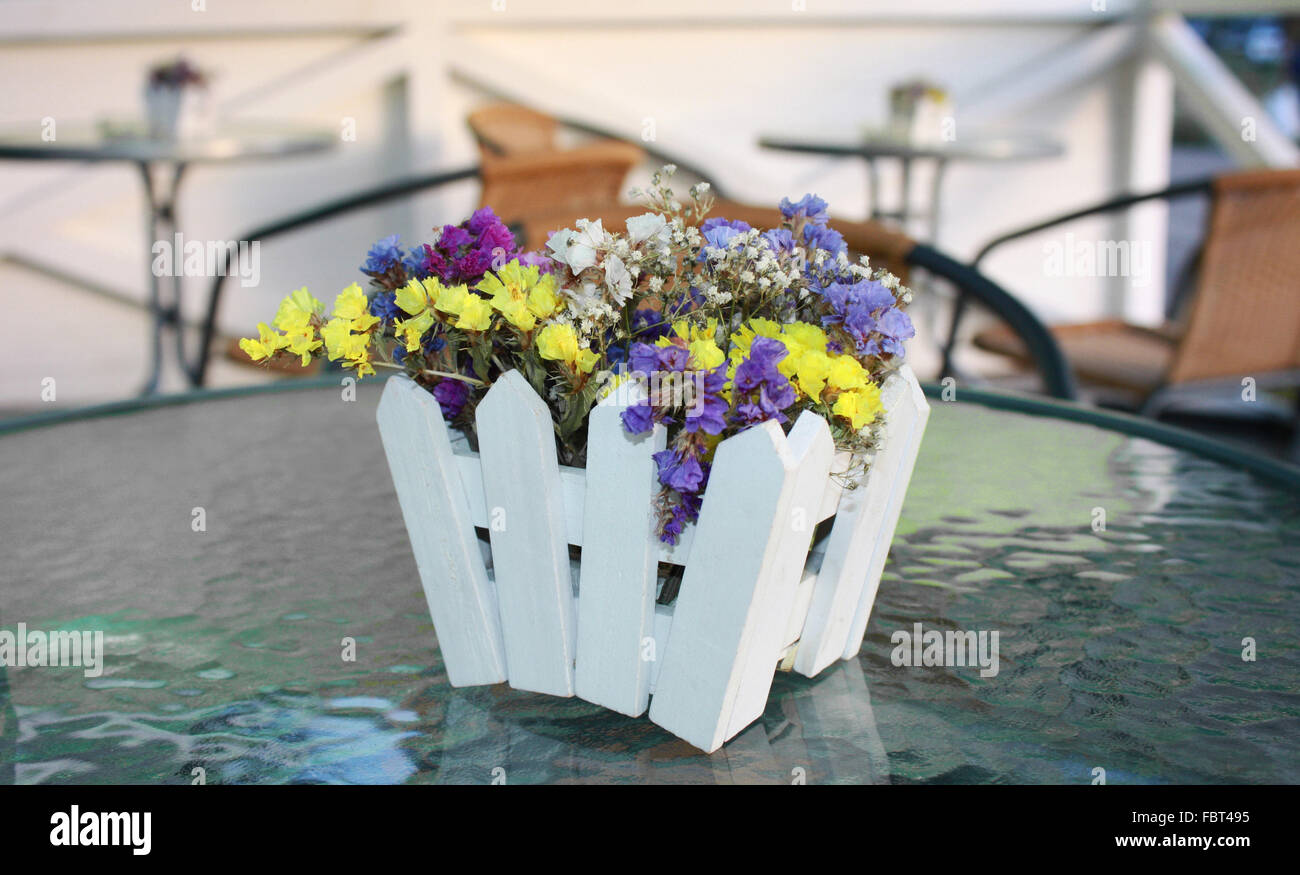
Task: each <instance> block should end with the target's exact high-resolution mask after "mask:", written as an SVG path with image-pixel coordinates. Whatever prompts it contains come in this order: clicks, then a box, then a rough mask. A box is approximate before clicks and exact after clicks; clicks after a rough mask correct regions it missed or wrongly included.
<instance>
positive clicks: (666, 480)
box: [654, 449, 704, 492]
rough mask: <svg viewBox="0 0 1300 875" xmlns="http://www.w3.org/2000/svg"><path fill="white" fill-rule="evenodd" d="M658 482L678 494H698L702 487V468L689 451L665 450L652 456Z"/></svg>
mask: <svg viewBox="0 0 1300 875" xmlns="http://www.w3.org/2000/svg"><path fill="white" fill-rule="evenodd" d="M654 460H655V464H657V465H658V466H659V482H660V483H662V484H663V485H664V486H667V487H668V488H669V489H675V490H677V491H678V492H698V491H700V490H701V489H702V488H703V486H704V467H703V466H702V465H701V464H700V460H699V459H698V458H696V456H695V454H694V453H692V452H690V451H689V450H676V449H667V450H660V451H659V452H657V453H655V454H654Z"/></svg>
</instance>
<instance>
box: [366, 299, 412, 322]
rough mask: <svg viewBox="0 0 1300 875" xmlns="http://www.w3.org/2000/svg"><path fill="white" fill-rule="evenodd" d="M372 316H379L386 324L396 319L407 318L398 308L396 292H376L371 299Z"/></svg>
mask: <svg viewBox="0 0 1300 875" xmlns="http://www.w3.org/2000/svg"><path fill="white" fill-rule="evenodd" d="M369 309H370V315H371V316H378V317H379V318H380V319H383V320H384V321H385V322H391V321H392V320H394V319H398V318H401V317H403V316H405V315H406V314H404V313H403V312H402V311H401V310H400V309H398V307H397V295H396V294H395V293H394V292H387V291H380V292H376V293H375V295H374V297H372V298H371V299H370V308H369Z"/></svg>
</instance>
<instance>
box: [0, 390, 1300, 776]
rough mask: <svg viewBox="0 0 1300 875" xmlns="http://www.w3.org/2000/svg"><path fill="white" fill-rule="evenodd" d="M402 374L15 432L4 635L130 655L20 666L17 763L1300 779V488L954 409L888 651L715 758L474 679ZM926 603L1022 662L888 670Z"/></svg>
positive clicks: (1164, 452) (882, 629)
mask: <svg viewBox="0 0 1300 875" xmlns="http://www.w3.org/2000/svg"><path fill="white" fill-rule="evenodd" d="M380 388H381V384H380V383H379V382H377V381H375V382H369V383H362V384H361V385H360V386H359V387H358V396H359V397H358V400H357V401H356V402H351V403H350V402H345V401H343V400H341V398H340V393H339V391H337V390H330V391H318V390H312V391H303V392H292V393H285V394H274V395H260V396H250V397H242V398H234V399H227V400H220V401H209V402H204V403H200V404H192V405H186V406H180V407H171V408H164V409H158V410H151V411H146V412H141V413H133V414H129V415H122V416H115V417H109V418H104V419H97V420H86V421H78V422H73V423H70V424H65V425H59V426H55V427H52V428H46V429H37V430H33V431H29V432H23V433H18V434H14V435H10V436H7V437H3V438H0V495H2V496H3V502H0V531H3V539H2V543H0V575H2V583H0V611H3V613H0V626H3V627H4V628H8V629H10V630H13V629H14V627H15V626H16V625H17V623H19V622H24V623H26V624H27V625H28V627H29V628H37V629H44V630H52V629H102V630H103V631H104V633H105V639H106V640H105V648H106V651H107V659H106V667H105V670H104V673H103V675H102V676H101V677H99V678H93V679H91V678H86V677H84V676H83V673H82V671H81V670H80V669H77V668H7V669H4V668H0V704H2V705H3V707H2V708H0V781H17V782H20V783H38V782H55V783H115V782H136V783H187V782H189V781H191V780H192V770H193V769H194V768H196V767H202V768H204V769H205V770H206V779H207V781H208V783H250V782H355V783H373V782H414V783H440V782H471V783H487V782H491V781H492V780H493V779H494V777H495V778H497V779H498V780H500V779H502V778H503V779H504V780H506V781H508V782H509V783H512V784H513V783H530V782H585V781H620V782H643V781H644V782H722V783H729V782H751V781H764V782H769V781H770V782H790V781H793V780H805V781H807V782H808V783H826V782H895V783H898V782H927V781H939V782H1065V783H1087V782H1089V781H1091V780H1092V770H1093V769H1094V768H1096V767H1101V768H1104V769H1105V770H1106V775H1107V781H1108V783H1111V784H1118V783H1164V782H1175V783H1176V782H1220V781H1228V782H1238V781H1283V782H1296V781H1300V647H1298V644H1297V635H1296V629H1297V627H1298V626H1300V604H1298V603H1297V599H1296V597H1295V596H1296V589H1297V582H1296V580H1297V571H1298V570H1300V546H1298V545H1300V500H1298V499H1297V497H1296V496H1294V495H1289V494H1287V493H1285V492H1283V491H1282V490H1280V489H1278V488H1276V487H1274V486H1271V485H1268V484H1266V483H1265V482H1263V481H1261V480H1259V479H1256V478H1255V477H1253V476H1251V475H1248V474H1245V473H1242V472H1239V471H1236V470H1233V469H1229V468H1226V467H1224V466H1221V465H1219V464H1217V463H1213V462H1209V461H1205V460H1203V459H1200V458H1198V457H1195V456H1191V455H1188V454H1184V453H1181V452H1178V451H1175V450H1171V449H1168V448H1165V447H1162V446H1159V445H1156V444H1153V443H1150V442H1146V441H1142V440H1136V439H1129V438H1126V437H1124V436H1122V435H1119V434H1116V433H1113V432H1108V431H1105V430H1101V429H1098V428H1094V427H1091V426H1084V425H1076V424H1070V423H1065V422H1061V421H1057V420H1053V419H1046V418H1033V417H1028V416H1023V415H1019V414H1014V413H1006V412H999V411H991V410H987V409H983V408H980V407H975V406H972V405H966V404H960V403H943V402H933V403H934V412H933V415H932V417H931V420H930V427H929V430H928V432H927V434H926V438H925V444H924V447H923V449H922V453H921V458H920V460H919V462H918V464H917V468H916V474H915V475H914V477H913V481H912V485H911V489H910V491H909V493H908V498H907V503H906V506H905V507H904V510H903V519H902V521H901V523H900V526H899V533H898V536H897V537H896V539H895V541H894V546H893V552H892V554H891V558H890V561H889V564H888V565H887V567H886V571H885V577H884V580H883V582H882V583H881V587H880V593H879V597H878V599H877V601H876V607H875V611H874V612H873V614H872V618H871V624H870V626H869V628H868V632H867V638H866V641H865V642H864V644H863V648H862V652H861V655H860V656H859V658H858V659H857V660H854V661H849V662H843V663H837V664H836V665H835V666H833V667H832V668H830V669H828V670H827V671H826V672H824V673H823V674H822V675H821V676H820V677H818V678H816V679H812V680H810V679H807V678H804V677H802V676H800V675H793V674H783V673H778V675H777V679H776V683H775V685H774V687H773V689H772V694H771V697H770V700H769V703H768V707H767V711H766V713H765V714H764V716H763V718H762V719H761V720H760V721H758V722H757V723H755V724H754V725H752V726H751V727H750V728H749V729H747V730H746V731H745V732H743V733H742V734H741V735H740V736H738V737H737V738H736V739H734V740H733V741H732V742H730V743H729V744H728V745H726V747H724V748H723V749H722V750H721V751H719V752H717V753H715V754H714V755H712V756H705V755H703V754H701V753H699V752H698V751H696V750H695V749H694V748H691V747H690V746H689V745H687V744H686V743H685V742H682V741H679V740H677V739H675V738H674V737H673V736H671V735H669V734H668V733H666V732H664V731H663V730H661V729H659V728H658V727H656V726H654V725H653V724H652V723H650V722H649V721H648V720H646V719H644V718H642V719H631V718H627V717H623V716H620V715H617V714H613V713H611V712H608V711H605V710H603V709H601V708H599V707H597V706H594V705H590V704H588V703H586V702H583V701H581V700H579V699H557V698H551V697H547V696H541V695H536V694H532V693H524V692H518V691H515V690H511V689H510V688H509V687H507V686H504V685H500V686H495V687H481V688H473V689H459V690H456V689H452V688H450V687H449V686H448V685H447V683H446V675H445V673H444V671H443V666H442V661H441V659H440V657H439V654H438V650H437V647H436V644H435V639H434V634H433V627H432V624H431V623H430V621H429V618H428V614H427V611H426V607H425V603H424V598H423V595H422V593H421V590H420V585H419V581H418V579H417V576H416V570H415V564H414V561H413V559H412V558H411V555H410V551H409V547H408V546H407V543H406V533H405V530H404V528H403V525H402V521H401V516H400V513H399V510H398V506H397V502H396V500H395V497H394V494H393V490H392V486H391V483H390V482H389V478H388V470H387V467H386V465H385V462H384V457H383V451H382V448H381V446H380V442H379V436H378V432H377V430H376V428H375V424H374V405H375V403H376V402H377V400H378V396H379V391H380ZM200 507H201V508H203V510H204V513H205V515H206V528H207V530H206V531H203V532H196V531H193V530H192V528H191V521H192V519H193V518H194V517H193V511H194V509H195V508H200ZM1095 508H1103V509H1104V510H1105V514H1106V529H1105V531H1103V532H1095V531H1094V530H1093V527H1092V523H1093V520H1094V518H1095V510H1094V509H1095ZM916 622H921V623H923V624H924V625H925V628H927V629H940V630H947V629H960V630H972V631H978V630H989V631H993V630H996V631H998V632H999V633H1000V644H1001V648H1000V657H1001V659H1000V672H999V673H998V675H997V676H996V677H989V678H982V677H980V675H979V669H978V667H928V668H926V667H922V668H909V667H896V666H894V665H893V664H892V663H891V660H890V652H891V649H892V644H891V642H890V636H891V634H892V633H893V632H895V631H896V630H899V629H907V630H910V629H911V628H912V624H913V623H916ZM1245 637H1251V638H1254V639H1255V641H1256V642H1257V647H1258V659H1257V661H1254V662H1247V661H1243V659H1242V657H1241V652H1242V639H1243V638H1245ZM344 638H352V639H354V640H355V642H356V660H355V661H354V662H349V661H345V660H344V659H343V658H342V651H343V647H342V644H341V642H342V641H343V639H344Z"/></svg>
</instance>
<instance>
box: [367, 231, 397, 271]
mask: <svg viewBox="0 0 1300 875" xmlns="http://www.w3.org/2000/svg"><path fill="white" fill-rule="evenodd" d="M399 238H400V235H398V234H393V235H390V236H388V237H385V238H384V239H382V240H378V241H376V242H375V245H374V246H371V247H370V251H369V252H367V253H366V261H365V263H364V264H362V265H361V272H362V273H367V274H383V273H388V271H389V270H390V269H391V268H393V267H394V266H395V265H402V263H403V261H404V260H405V258H406V255H405V253H403V252H402V247H401V246H399V245H398V243H397V241H398V240H399Z"/></svg>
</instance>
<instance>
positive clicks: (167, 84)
mask: <svg viewBox="0 0 1300 875" xmlns="http://www.w3.org/2000/svg"><path fill="white" fill-rule="evenodd" d="M207 84H208V76H207V74H206V73H204V72H203V71H202V70H200V69H199V68H198V67H195V66H194V65H193V64H192V63H190V61H189V60H188V59H187V58H184V57H179V58H176V59H175V60H174V61H167V62H164V63H160V64H155V65H154V66H152V67H150V68H149V78H148V85H149V86H150V87H152V88H204V87H206V86H207Z"/></svg>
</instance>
